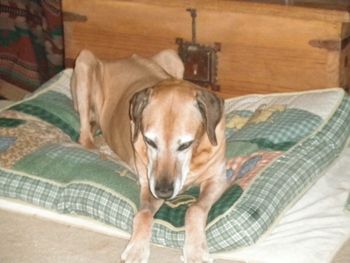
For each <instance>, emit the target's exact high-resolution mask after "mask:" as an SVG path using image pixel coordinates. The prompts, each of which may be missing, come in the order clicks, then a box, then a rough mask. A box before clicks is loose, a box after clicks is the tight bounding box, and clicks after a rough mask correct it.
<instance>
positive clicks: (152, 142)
mask: <svg viewBox="0 0 350 263" xmlns="http://www.w3.org/2000/svg"><path fill="white" fill-rule="evenodd" d="M144 138H145V142H146V143H147V144H148V145H149V146H151V147H152V148H154V149H157V148H158V147H157V144H156V143H155V142H154V141H152V140H151V139H148V138H147V137H144Z"/></svg>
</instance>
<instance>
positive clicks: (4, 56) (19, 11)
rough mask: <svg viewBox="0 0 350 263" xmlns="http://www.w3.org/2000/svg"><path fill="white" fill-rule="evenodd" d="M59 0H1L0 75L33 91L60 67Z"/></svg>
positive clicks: (61, 47)
mask: <svg viewBox="0 0 350 263" xmlns="http://www.w3.org/2000/svg"><path fill="white" fill-rule="evenodd" d="M62 39H63V25H62V16H61V1H60V0H42V1H32V0H1V2H0V77H1V78H2V79H4V80H6V81H8V82H10V83H12V84H15V85H17V86H19V87H22V88H24V89H26V90H29V91H33V90H35V89H37V88H38V87H39V86H40V85H41V84H42V83H43V82H45V81H47V80H48V79H50V78H51V77H52V76H54V75H55V74H56V73H58V72H59V71H61V70H62V69H63V41H62Z"/></svg>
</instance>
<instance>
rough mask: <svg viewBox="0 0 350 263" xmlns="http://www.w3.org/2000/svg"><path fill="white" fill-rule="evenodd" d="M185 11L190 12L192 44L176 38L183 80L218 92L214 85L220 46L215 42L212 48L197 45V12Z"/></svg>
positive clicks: (192, 10) (215, 84) (194, 10)
mask: <svg viewBox="0 0 350 263" xmlns="http://www.w3.org/2000/svg"><path fill="white" fill-rule="evenodd" d="M186 11H188V12H190V14H191V17H192V42H189V41H185V40H183V39H182V38H176V43H177V44H178V45H179V48H178V53H179V56H180V57H181V59H182V61H183V62H184V65H185V72H184V79H185V80H189V81H192V82H194V83H196V84H198V85H200V86H203V87H206V88H211V89H212V90H214V91H219V90H220V86H219V85H218V84H217V83H216V77H217V64H218V57H217V52H218V51H220V50H221V44H220V43H216V42H215V43H214V45H213V46H207V45H202V44H199V43H197V36H196V17H197V11H196V9H193V8H188V9H186Z"/></svg>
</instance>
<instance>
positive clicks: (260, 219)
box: [0, 70, 350, 252]
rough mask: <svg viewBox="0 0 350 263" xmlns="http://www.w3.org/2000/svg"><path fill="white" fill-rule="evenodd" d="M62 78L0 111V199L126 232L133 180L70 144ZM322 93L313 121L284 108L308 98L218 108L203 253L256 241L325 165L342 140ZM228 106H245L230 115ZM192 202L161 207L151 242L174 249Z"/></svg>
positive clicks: (341, 127) (102, 153)
mask: <svg viewBox="0 0 350 263" xmlns="http://www.w3.org/2000/svg"><path fill="white" fill-rule="evenodd" d="M71 72H72V71H71V70H66V71H64V72H63V73H62V74H60V75H59V76H58V77H56V78H54V79H53V80H51V81H50V82H49V83H47V84H45V85H44V87H43V88H41V90H40V91H39V92H37V93H36V94H34V95H33V96H32V97H30V98H28V99H26V100H24V101H22V102H19V103H17V104H15V105H12V106H9V108H7V109H5V110H3V111H1V112H0V165H1V167H0V196H1V197H2V198H6V199H7V200H14V201H21V202H26V203H28V204H31V205H35V206H39V207H42V208H45V209H48V210H50V211H56V212H57V213H63V214H69V215H72V216H76V215H77V216H79V217H87V218H90V219H93V220H96V221H99V222H102V223H105V224H108V225H111V226H114V227H116V228H118V229H121V230H123V231H127V232H131V229H132V221H133V216H134V214H135V213H136V211H137V207H138V206H139V186H138V182H137V179H136V175H135V174H133V173H132V172H131V171H130V169H129V168H128V167H126V166H124V165H123V164H122V163H121V162H118V161H117V160H116V159H115V158H114V157H113V155H111V154H110V153H109V152H108V150H107V151H106V149H107V148H108V147H107V146H106V145H105V143H104V141H103V138H101V136H99V135H97V137H96V139H97V141H98V142H99V146H100V150H98V149H97V150H94V151H89V150H86V149H84V148H82V147H81V146H80V145H78V144H77V143H76V140H77V138H78V137H77V136H78V131H79V119H78V116H77V114H76V112H75V111H74V109H73V106H72V101H71V98H70V97H69V81H70V76H71ZM325 94H331V95H332V96H329V98H330V99H329V101H327V105H328V108H329V110H328V115H327V114H326V113H323V115H322V117H320V116H318V115H317V114H315V112H314V111H312V110H308V105H303V106H300V101H299V103H297V104H295V105H298V107H297V106H295V105H294V104H293V103H288V102H290V101H292V102H298V100H299V99H300V98H303V100H305V97H307V96H309V97H310V98H313V95H312V94H311V93H305V94H304V93H300V94H281V95H280V96H279V97H278V99H276V101H277V102H278V103H276V104H275V103H274V101H273V100H270V97H269V95H266V96H265V97H263V98H262V99H261V100H259V104H260V103H261V105H263V106H261V105H255V104H256V102H255V101H254V99H252V100H251V101H252V102H251V103H250V98H254V97H253V96H252V97H249V96H248V97H243V98H237V99H233V100H228V101H226V104H225V106H226V110H227V114H226V120H227V127H226V136H227V139H228V141H227V152H226V154H227V172H226V174H224V175H222V176H226V178H227V180H230V181H234V183H233V184H232V187H230V188H229V189H228V190H227V191H226V192H225V193H224V195H223V196H222V197H221V198H220V200H219V201H218V202H217V203H216V204H215V205H214V206H213V207H212V209H211V211H210V213H209V217H208V221H207V223H208V224H207V228H206V231H207V239H208V244H209V248H210V251H211V252H217V251H224V250H230V249H234V248H239V247H243V246H248V245H250V244H253V243H254V242H256V241H257V240H258V239H259V237H260V236H261V235H262V234H263V233H265V232H266V231H267V230H268V229H269V228H270V227H271V226H272V224H273V222H274V221H275V220H276V218H277V217H279V216H281V214H282V213H283V211H284V210H285V209H286V208H287V207H288V206H289V205H290V204H291V203H292V202H293V201H294V200H295V199H296V198H298V197H300V195H301V194H302V193H304V192H305V191H306V190H307V189H308V188H309V187H310V186H311V185H312V183H314V182H315V180H316V179H317V178H318V177H319V176H320V175H321V174H322V171H323V170H324V169H325V168H326V167H327V166H329V165H330V164H331V163H332V162H333V160H335V158H336V157H337V155H338V154H339V152H340V151H341V150H342V148H343V146H344V145H345V143H346V141H347V139H348V137H349V135H350V126H349V125H348V124H349V123H350V99H349V97H347V96H346V95H345V94H344V92H343V91H342V90H341V89H333V90H328V93H325ZM325 96H328V95H325ZM315 97H317V98H319V97H322V96H315ZM264 98H266V99H264ZM331 98H332V99H331ZM268 99H269V100H268ZM265 100H266V101H268V102H269V104H268V105H265V104H266V103H265V102H266V101H265ZM303 100H302V101H303ZM243 102H244V103H243ZM313 103H318V101H317V99H314V100H313ZM235 104H238V105H247V106H246V107H242V109H239V110H236V109H235V110H230V109H232V108H233V107H232V105H235ZM319 104H320V105H321V106H320V107H323V105H324V101H323V103H319ZM253 106H254V107H253ZM252 108H255V110H253V109H252ZM323 112H324V111H323ZM126 128H127V127H126ZM198 194H199V190H198V188H196V187H193V188H191V189H189V190H188V191H186V192H184V193H182V194H180V195H179V196H178V197H176V198H175V199H174V200H171V201H167V202H165V204H164V205H163V206H162V207H161V209H160V210H159V211H158V213H157V214H156V216H155V223H154V227H153V235H152V241H153V242H154V243H156V244H160V245H164V246H169V247H176V248H177V247H182V246H183V243H184V238H185V235H184V217H185V214H186V210H187V208H188V207H189V206H190V205H191V204H192V203H193V202H195V201H196V199H197V198H198Z"/></svg>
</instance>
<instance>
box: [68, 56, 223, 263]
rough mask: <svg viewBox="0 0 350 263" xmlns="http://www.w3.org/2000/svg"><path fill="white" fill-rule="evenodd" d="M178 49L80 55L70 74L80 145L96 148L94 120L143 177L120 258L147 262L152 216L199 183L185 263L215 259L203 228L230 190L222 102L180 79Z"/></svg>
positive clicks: (188, 216) (189, 218) (187, 226)
mask: <svg viewBox="0 0 350 263" xmlns="http://www.w3.org/2000/svg"><path fill="white" fill-rule="evenodd" d="M183 70H184V68H183V64H182V62H181V60H180V58H179V57H178V56H177V55H176V53H175V52H174V51H169V50H167V51H163V52H161V53H159V54H157V55H156V56H154V57H152V58H150V59H145V58H141V57H139V56H136V55H133V56H132V57H130V58H127V59H121V60H117V61H114V62H107V61H101V60H99V59H97V58H96V57H95V56H94V55H93V54H92V53H91V52H89V51H86V50H84V51H82V52H81V53H80V54H79V56H78V58H77V60H76V65H75V69H74V73H73V76H72V82H71V88H72V95H73V99H74V105H75V108H76V110H77V111H78V112H79V115H80V120H81V129H80V138H79V142H80V143H81V144H82V145H83V146H85V147H88V148H91V147H94V142H93V135H92V127H91V122H95V123H97V125H98V126H99V128H100V129H101V131H102V134H103V136H104V138H105V140H106V142H107V143H108V145H109V146H110V148H111V149H112V150H113V151H114V152H115V153H116V154H117V155H118V156H119V158H120V159H121V160H123V161H124V162H126V163H127V164H129V166H130V167H131V168H132V169H134V171H135V173H137V174H138V176H139V181H140V187H141V193H140V199H141V205H140V209H139V211H138V213H137V214H136V215H135V218H134V223H133V233H132V236H131V239H130V242H129V244H128V246H127V247H126V249H125V251H124V252H123V254H122V256H121V258H122V261H124V262H126V263H131V262H147V261H148V257H149V243H150V239H151V233H152V222H153V216H154V214H155V213H156V212H157V210H158V209H159V208H160V206H161V205H162V203H163V202H164V200H165V199H171V198H174V197H175V196H176V195H178V194H179V193H180V192H181V191H183V190H185V189H186V188H188V187H189V186H192V185H199V186H200V190H201V192H200V196H199V199H198V200H197V202H196V203H194V204H193V205H192V206H191V207H190V208H189V209H188V211H187V213H186V218H185V232H186V240H185V246H184V259H185V262H206V261H210V258H209V254H208V249H207V242H206V237H205V226H206V220H207V215H208V212H209V210H210V208H211V206H212V205H213V203H214V202H215V201H216V200H217V199H218V198H219V197H220V196H221V195H222V193H223V192H224V191H225V190H226V189H227V186H228V182H227V180H226V178H225V158H224V154H225V134H224V127H225V124H224V116H223V106H224V105H223V100H222V99H220V98H219V97H217V96H216V95H215V94H214V93H211V92H209V91H208V90H206V89H202V88H200V87H198V86H196V85H194V84H192V83H189V82H186V81H184V80H181V78H182V75H183Z"/></svg>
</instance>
